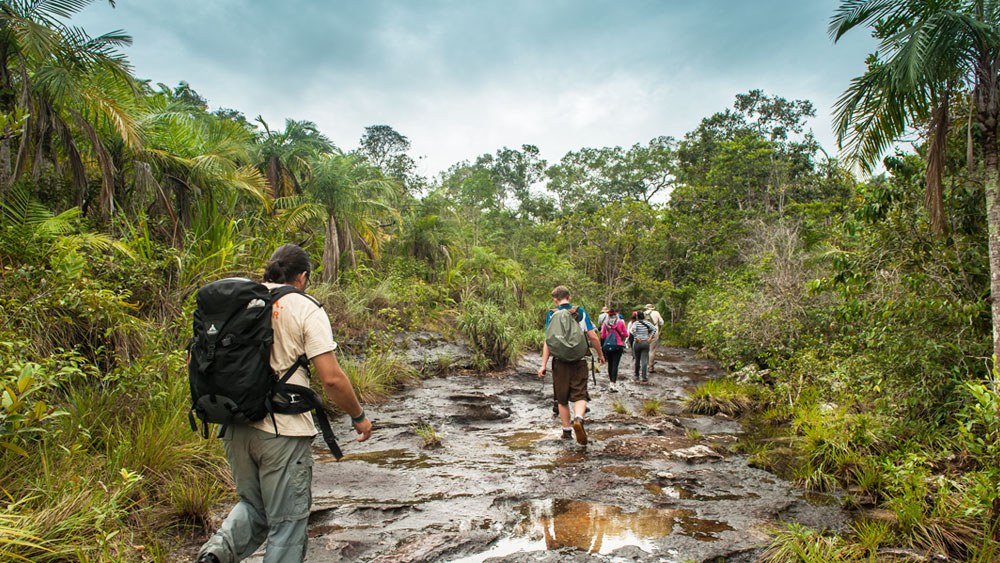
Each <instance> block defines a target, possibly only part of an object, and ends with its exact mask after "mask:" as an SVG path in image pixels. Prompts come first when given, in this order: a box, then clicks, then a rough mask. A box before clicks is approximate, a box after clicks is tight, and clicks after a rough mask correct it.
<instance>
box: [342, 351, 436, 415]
mask: <svg viewBox="0 0 1000 563" xmlns="http://www.w3.org/2000/svg"><path fill="white" fill-rule="evenodd" d="M340 365H341V367H342V368H343V369H344V373H346V374H347V377H348V379H350V380H351V385H353V386H354V391H355V392H356V393H357V394H358V399H359V400H360V401H361V402H362V403H381V402H383V401H385V400H386V399H388V398H389V395H390V394H391V393H392V390H393V389H395V388H397V387H398V386H399V385H400V384H402V383H404V382H406V381H408V380H411V379H414V378H416V376H417V373H416V372H415V371H414V370H413V368H411V367H410V366H409V365H407V364H406V362H404V361H403V359H402V358H400V357H399V356H396V355H393V354H391V353H389V352H387V351H379V350H371V351H369V353H368V354H367V355H366V356H365V357H364V358H363V359H360V360H355V359H350V358H346V359H343V360H342V361H341V362H340Z"/></svg>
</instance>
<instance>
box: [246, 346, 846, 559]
mask: <svg viewBox="0 0 1000 563" xmlns="http://www.w3.org/2000/svg"><path fill="white" fill-rule="evenodd" d="M629 359H630V357H629V356H628V354H626V356H625V357H624V358H623V361H622V366H621V373H620V378H619V384H618V388H619V392H617V393H611V392H609V391H608V378H607V374H606V371H604V370H602V372H601V373H598V374H597V381H598V383H597V385H596V386H594V385H593V382H591V390H590V394H591V399H592V400H591V402H590V403H589V404H590V408H591V412H590V414H589V415H588V417H587V423H586V429H587V433H588V436H589V444H588V445H587V446H581V445H579V444H577V443H576V442H575V441H574V440H564V439H561V436H560V434H561V431H560V424H559V420H558V418H557V417H555V416H553V414H552V399H551V379H550V378H549V377H547V378H546V379H544V380H542V381H540V380H539V379H538V377H537V375H536V370H537V368H538V363H539V362H540V359H539V358H538V356H537V355H535V356H530V357H527V358H525V359H524V360H523V361H522V362H521V364H520V365H519V366H518V367H517V368H516V369H513V370H510V371H509V372H507V373H503V374H493V375H490V376H479V375H449V376H442V377H437V378H433V379H428V380H424V381H421V382H419V383H416V384H414V385H412V386H411V387H409V388H408V389H406V390H404V391H403V392H401V393H399V394H398V395H397V396H396V397H395V398H394V399H392V400H391V401H390V402H389V403H387V404H385V405H381V406H376V407H368V408H367V409H366V410H367V411H368V413H369V416H370V417H371V418H372V419H373V420H374V421H375V432H374V433H373V435H372V438H371V439H370V440H368V441H367V442H363V443H357V442H352V441H350V440H351V438H350V436H352V435H353V431H352V430H351V429H350V428H349V426H348V425H347V424H346V421H340V423H339V424H336V425H335V431H336V432H337V435H338V436H339V437H340V438H341V445H342V446H343V449H344V452H345V454H346V455H345V457H344V458H343V459H342V460H341V461H339V462H336V461H334V460H333V458H332V457H330V456H329V453H328V452H327V451H326V450H325V449H324V446H323V445H322V442H321V441H317V442H316V444H315V449H314V453H315V458H316V464H315V466H314V479H313V509H312V516H311V517H310V540H309V547H308V552H307V561H310V562H338V561H378V562H383V563H389V562H393V563H404V562H431V561H453V562H461V563H475V562H482V561H513V562H527V561H532V562H538V561H542V562H555V561H560V562H565V561H642V562H646V561H649V562H652V561H657V562H675V561H676V562H681V561H715V560H722V561H733V562H736V561H755V560H757V558H758V557H759V553H760V549H759V546H760V545H761V544H762V543H763V542H765V541H766V539H767V536H766V534H765V533H764V531H763V529H764V527H765V526H767V525H769V524H772V523H774V522H775V521H776V520H778V519H782V520H785V521H790V520H791V521H794V520H799V521H802V522H803V523H807V524H809V525H812V526H817V527H826V528H839V527H841V526H842V525H843V522H844V517H843V515H842V513H841V511H840V510H839V508H838V507H837V503H835V502H833V503H825V502H822V500H823V499H816V498H812V497H807V496H806V495H805V494H804V493H803V491H800V490H798V489H796V488H795V486H794V485H793V484H792V483H788V482H785V481H782V480H780V479H778V478H777V477H775V476H774V475H772V474H770V473H767V472H765V471H762V470H759V469H754V468H751V467H749V466H747V464H746V459H745V457H744V456H739V455H733V454H730V453H728V450H727V449H726V447H725V446H726V445H727V444H731V443H732V441H733V440H734V439H735V436H736V435H737V434H739V433H740V432H741V431H742V430H741V427H740V425H739V424H738V423H737V422H736V421H733V420H732V419H728V418H725V417H711V416H704V417H691V416H687V415H682V414H681V407H682V405H681V403H680V401H681V399H683V397H685V396H686V391H687V390H689V389H690V388H691V387H693V386H694V385H696V384H697V383H699V382H701V381H704V380H705V379H708V378H712V377H716V376H719V375H721V373H720V372H719V370H718V368H717V366H715V364H713V363H712V362H709V361H706V360H702V359H699V358H697V357H695V355H694V353H693V352H691V351H690V350H685V349H679V348H665V349H662V348H661V349H660V350H659V354H658V356H657V359H658V362H657V368H658V369H657V372H655V373H653V374H652V375H651V376H650V381H649V383H648V384H639V383H636V382H634V380H633V379H632V373H631V367H630V366H629V365H628V362H627V360H629ZM650 398H655V399H659V400H660V401H661V409H662V412H663V413H664V414H663V415H660V416H656V417H647V416H642V415H640V414H639V413H641V412H642V404H643V401H644V400H646V399H650ZM616 402H620V406H624V407H625V408H626V409H627V410H628V411H630V413H631V414H625V413H618V412H615V403H616ZM619 410H620V409H619ZM418 422H422V423H425V424H430V425H431V426H432V427H433V428H434V429H435V431H436V432H437V433H438V435H439V436H440V438H441V443H442V446H441V447H440V448H438V449H434V450H428V449H424V448H423V447H422V445H423V441H422V439H421V437H420V436H419V435H418V434H417V433H416V432H415V431H414V426H415V425H416V424H417V423H418ZM685 454H687V455H685ZM817 501H819V502H817ZM261 555H262V552H261V553H259V554H257V555H256V556H254V558H252V559H251V561H260V560H261V557H260V556H261ZM717 558H719V559H717Z"/></svg>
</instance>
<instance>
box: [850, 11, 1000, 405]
mask: <svg viewBox="0 0 1000 563" xmlns="http://www.w3.org/2000/svg"><path fill="white" fill-rule="evenodd" d="M862 25H867V26H871V27H873V28H874V29H875V36H876V37H879V38H881V39H882V43H881V45H880V51H881V52H882V53H883V56H884V57H885V58H884V62H882V61H879V60H878V59H876V58H875V57H870V58H869V69H868V72H866V73H865V75H864V76H862V77H860V78H857V79H855V80H854V81H853V82H852V84H851V87H850V88H849V89H848V91H847V92H845V94H844V96H843V97H842V98H841V99H840V101H839V102H838V108H837V113H838V124H839V125H838V130H839V133H840V136H841V138H844V137H845V136H846V137H847V138H848V139H849V140H850V141H851V142H850V144H849V150H850V151H851V153H852V154H853V155H854V156H855V158H857V159H859V160H860V161H862V162H871V161H872V160H873V159H875V158H878V156H879V155H881V153H882V152H884V150H885V149H886V148H888V146H889V145H890V144H891V143H892V142H894V141H895V140H896V139H898V138H899V136H900V135H901V134H902V132H903V130H904V129H905V128H906V127H907V126H909V125H911V124H912V123H914V120H915V119H921V118H924V117H926V116H928V115H929V114H930V110H931V108H934V109H936V110H937V111H938V113H937V115H936V116H935V118H934V119H932V122H933V123H934V125H935V126H937V125H941V126H944V123H945V122H946V118H942V115H945V113H944V112H945V111H946V110H947V101H948V91H949V88H948V85H949V84H954V83H962V84H965V85H969V86H971V88H972V93H973V99H974V100H975V108H976V117H975V121H976V125H977V126H978V127H979V130H980V132H981V133H982V136H981V139H980V144H981V148H982V151H983V163H984V168H985V174H986V216H987V221H988V224H989V225H988V226H989V254H990V274H991V276H990V280H991V282H990V291H991V294H992V296H993V306H992V309H993V360H994V368H993V374H992V377H993V387H994V390H998V388H1000V385H998V377H997V366H996V361H997V359H998V358H1000V168H998V147H997V117H998V115H1000V103H998V95H1000V91H998V87H997V86H998V78H1000V2H998V1H997V0H845V1H843V2H841V5H840V8H839V9H838V10H837V12H836V13H835V14H834V17H833V19H832V20H831V23H830V34H831V37H832V38H833V40H834V41H836V40H838V39H840V38H841V37H842V36H843V35H844V34H845V33H847V32H848V31H850V30H851V29H853V28H855V27H858V26H862ZM942 106H943V109H942ZM852 126H853V127H854V128H855V129H856V132H852V131H851V127H852ZM935 137H936V135H935ZM931 144H932V147H931V148H932V149H933V150H939V149H942V150H943V147H942V146H940V145H939V146H938V147H935V146H934V145H935V143H934V142H933V140H932V143H931ZM941 144H942V145H943V143H941ZM935 158H937V157H935ZM931 162H933V159H931Z"/></svg>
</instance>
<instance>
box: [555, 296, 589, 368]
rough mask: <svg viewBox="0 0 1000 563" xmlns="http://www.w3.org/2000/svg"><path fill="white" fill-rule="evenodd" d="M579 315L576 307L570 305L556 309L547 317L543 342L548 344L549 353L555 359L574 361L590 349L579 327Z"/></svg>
mask: <svg viewBox="0 0 1000 563" xmlns="http://www.w3.org/2000/svg"><path fill="white" fill-rule="evenodd" d="M579 316H580V313H579V312H578V311H577V308H576V307H570V308H569V309H556V310H555V311H554V312H553V313H552V317H550V318H549V326H548V328H546V329H545V343H546V344H548V345H549V353H550V354H552V357H554V358H556V359H557V360H561V361H564V362H576V361H579V360H582V359H583V357H584V356H586V355H587V352H588V351H590V345H589V344H588V343H587V335H586V334H584V333H583V328H582V327H580V321H579V320H578V319H579Z"/></svg>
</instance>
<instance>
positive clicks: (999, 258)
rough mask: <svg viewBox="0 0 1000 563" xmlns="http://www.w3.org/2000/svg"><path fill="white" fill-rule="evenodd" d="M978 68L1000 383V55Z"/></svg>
mask: <svg viewBox="0 0 1000 563" xmlns="http://www.w3.org/2000/svg"><path fill="white" fill-rule="evenodd" d="M978 63H979V64H978V65H977V69H976V89H975V95H976V114H977V115H976V118H977V120H978V122H979V126H980V129H981V130H982V134H983V164H984V168H985V172H986V222H987V225H988V227H989V251H990V306H991V309H992V313H993V365H992V366H991V370H990V380H991V381H992V384H993V391H994V392H995V393H996V392H998V391H1000V388H998V385H997V359H998V358H1000V169H998V168H997V112H998V110H1000V108H998V104H997V57H996V56H994V55H993V54H992V53H989V54H988V55H987V54H984V55H983V56H982V57H981V58H980V60H979V61H978Z"/></svg>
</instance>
